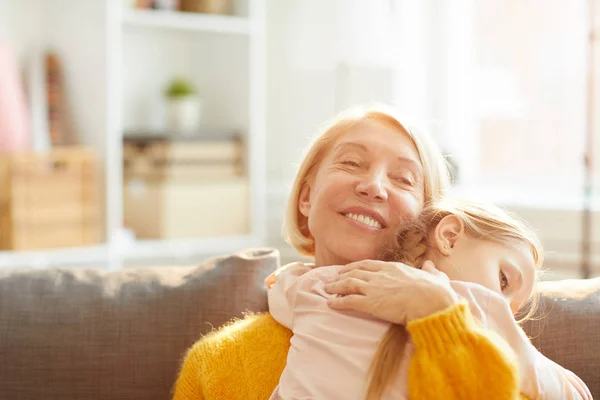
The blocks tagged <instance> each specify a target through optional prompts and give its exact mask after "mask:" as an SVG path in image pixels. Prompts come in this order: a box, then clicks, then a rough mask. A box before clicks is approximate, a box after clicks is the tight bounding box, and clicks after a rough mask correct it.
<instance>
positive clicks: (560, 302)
mask: <svg viewBox="0 0 600 400" xmlns="http://www.w3.org/2000/svg"><path fill="white" fill-rule="evenodd" d="M539 291H540V296H541V299H540V306H539V308H538V310H537V312H536V314H535V315H534V317H533V318H532V319H530V320H529V321H527V322H525V323H524V324H523V325H524V326H523V327H524V328H525V331H526V332H527V334H528V335H529V337H530V338H531V339H532V342H533V344H534V345H535V346H536V347H537V348H538V349H539V350H540V351H541V352H542V353H543V354H544V355H545V356H546V357H548V358H550V359H551V360H554V361H555V362H557V363H558V364H560V365H561V366H563V367H564V368H567V369H569V370H571V371H573V372H574V373H575V374H576V375H577V376H579V377H580V378H581V379H582V380H583V381H584V382H585V383H586V384H587V385H588V387H589V388H590V391H591V392H592V395H593V396H594V398H600V278H595V279H587V280H583V279H572V280H561V281H547V282H541V283H540V287H539Z"/></svg>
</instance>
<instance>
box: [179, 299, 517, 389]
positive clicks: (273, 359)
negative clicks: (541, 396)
mask: <svg viewBox="0 0 600 400" xmlns="http://www.w3.org/2000/svg"><path fill="white" fill-rule="evenodd" d="M408 330H409V332H410V334H411V338H412V340H413V342H414V345H415V353H414V356H413V358H412V359H411V364H410V370H409V393H410V398H411V399H431V400H436V399H444V400H452V399H463V400H465V399H487V400H496V399H509V400H515V399H519V398H524V397H520V395H519V382H518V379H519V374H518V372H517V364H516V358H515V355H514V353H513V351H512V350H511V349H510V348H509V347H508V345H507V344H506V343H505V342H504V341H503V340H501V339H500V338H499V337H496V336H495V335H494V334H493V333H491V332H489V331H484V330H481V329H479V328H478V327H477V325H476V324H475V323H474V320H473V318H472V316H471V313H470V311H469V309H468V306H467V305H466V304H463V303H461V304H458V305H456V306H453V307H451V308H449V309H447V310H445V311H443V312H440V313H437V314H434V315H431V316H429V317H426V318H423V319H420V320H416V321H413V322H411V323H410V324H409V325H408ZM291 336H292V332H291V331H290V330H288V329H287V328H285V327H283V326H281V325H280V324H278V323H277V322H276V321H275V320H274V319H273V318H272V317H271V316H270V315H269V314H258V315H251V316H248V317H246V318H245V319H243V320H240V321H235V322H233V323H231V324H230V325H228V326H225V327H223V328H221V329H219V330H217V331H215V332H212V333H210V334H209V335H207V336H206V337H204V338H203V339H201V340H199V341H198V342H196V343H195V344H194V345H193V346H192V348H191V349H190V350H189V351H188V352H187V355H186V356H185V360H184V362H183V365H182V368H181V371H180V373H179V377H178V378H177V381H176V383H175V387H174V400H217V399H228V400H236V399H240V400H241V399H244V400H250V399H256V400H266V399H268V398H269V396H270V395H271V393H272V392H273V390H274V389H275V387H276V386H277V383H278V382H279V377H280V375H281V373H282V371H283V368H284V367H285V362H286V357H287V353H288V349H289V346H290V338H291Z"/></svg>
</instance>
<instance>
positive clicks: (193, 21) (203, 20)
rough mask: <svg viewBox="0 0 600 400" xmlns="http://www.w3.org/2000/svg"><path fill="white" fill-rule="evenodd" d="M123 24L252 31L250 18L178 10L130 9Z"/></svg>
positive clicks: (203, 30) (162, 27)
mask: <svg viewBox="0 0 600 400" xmlns="http://www.w3.org/2000/svg"><path fill="white" fill-rule="evenodd" d="M123 24H124V25H125V26H127V27H142V28H158V29H175V30H183V31H197V32H213V33H228V34H237V35H247V34H249V33H250V22H249V20H248V18H244V17H236V16H229V15H215V14H200V13H191V12H178V11H157V10H129V11H126V12H125V13H124V14H123Z"/></svg>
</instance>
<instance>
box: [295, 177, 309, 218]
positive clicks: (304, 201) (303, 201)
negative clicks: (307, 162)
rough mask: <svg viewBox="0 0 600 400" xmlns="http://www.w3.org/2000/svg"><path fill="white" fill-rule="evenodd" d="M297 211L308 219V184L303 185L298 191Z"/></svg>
mask: <svg viewBox="0 0 600 400" xmlns="http://www.w3.org/2000/svg"><path fill="white" fill-rule="evenodd" d="M298 209H299V210H300V213H302V215H304V216H305V217H306V218H308V214H309V213H310V186H309V185H308V183H304V184H303V185H302V188H301V189H300V196H299V197H298Z"/></svg>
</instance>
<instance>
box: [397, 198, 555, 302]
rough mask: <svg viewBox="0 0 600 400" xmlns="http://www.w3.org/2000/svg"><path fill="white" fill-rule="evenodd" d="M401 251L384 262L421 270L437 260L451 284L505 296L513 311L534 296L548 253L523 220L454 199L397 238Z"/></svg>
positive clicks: (425, 212) (428, 211)
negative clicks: (469, 285) (482, 288)
mask: <svg viewBox="0 0 600 400" xmlns="http://www.w3.org/2000/svg"><path fill="white" fill-rule="evenodd" d="M398 247H399V250H397V251H395V252H393V253H395V254H392V255H391V256H386V257H385V258H386V259H387V258H389V257H392V258H395V259H398V260H403V261H405V262H406V263H407V264H410V265H413V266H415V267H418V268H420V266H421V265H422V263H423V262H424V261H425V260H426V259H429V260H432V261H433V262H434V264H435V266H436V267H437V269H439V270H440V271H442V272H444V273H445V274H446V275H448V277H449V278H450V279H451V280H459V281H467V282H473V283H478V284H480V285H482V286H485V287H487V288H488V289H491V290H494V291H495V292H498V293H500V294H502V295H503V296H504V297H505V298H506V299H507V300H508V301H509V302H510V304H511V308H512V309H513V312H516V311H517V310H518V309H520V308H521V307H522V306H523V305H524V304H525V303H526V302H527V301H528V300H529V299H530V298H531V297H532V293H533V289H534V285H535V282H536V275H537V271H538V269H539V268H540V267H541V265H542V262H543V249H542V245H541V243H540V241H539V239H538V237H537V235H536V234H535V233H534V232H533V230H531V229H530V228H529V227H528V226H527V225H526V224H525V223H524V222H523V221H522V220H521V219H519V218H517V217H516V216H514V215H511V214H509V213H508V212H506V211H504V210H502V209H500V208H498V207H495V206H493V205H491V204H486V203H481V202H476V201H465V200H451V199H446V200H445V201H442V202H438V203H434V204H431V205H429V206H428V207H426V208H425V209H424V210H423V212H422V213H421V215H420V216H419V217H418V218H417V219H416V220H415V221H414V222H413V223H412V224H408V225H405V226H403V227H402V228H401V229H400V231H399V234H398Z"/></svg>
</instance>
